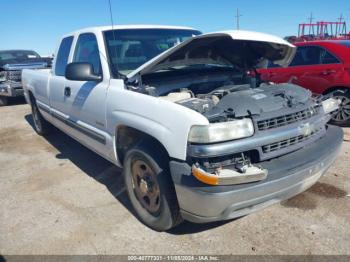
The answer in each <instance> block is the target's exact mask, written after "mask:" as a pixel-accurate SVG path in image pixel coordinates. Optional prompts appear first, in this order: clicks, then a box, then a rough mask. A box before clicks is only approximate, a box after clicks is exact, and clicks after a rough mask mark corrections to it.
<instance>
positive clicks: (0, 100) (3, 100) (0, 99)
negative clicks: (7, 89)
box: [0, 96, 8, 106]
mask: <svg viewBox="0 0 350 262" xmlns="http://www.w3.org/2000/svg"><path fill="white" fill-rule="evenodd" d="M7 105H8V98H7V97H6V96H0V106H7Z"/></svg>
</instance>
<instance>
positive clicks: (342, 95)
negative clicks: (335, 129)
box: [332, 90, 350, 124]
mask: <svg viewBox="0 0 350 262" xmlns="http://www.w3.org/2000/svg"><path fill="white" fill-rule="evenodd" d="M333 98H336V99H338V100H340V101H341V104H340V106H339V110H338V111H336V112H334V113H333V114H332V122H334V123H336V124H349V123H350V91H349V90H347V91H335V92H334V93H333Z"/></svg>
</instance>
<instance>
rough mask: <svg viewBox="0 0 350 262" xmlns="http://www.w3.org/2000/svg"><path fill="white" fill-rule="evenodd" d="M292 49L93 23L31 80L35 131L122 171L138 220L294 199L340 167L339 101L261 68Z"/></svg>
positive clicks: (229, 211) (247, 36) (263, 40)
mask: <svg viewBox="0 0 350 262" xmlns="http://www.w3.org/2000/svg"><path fill="white" fill-rule="evenodd" d="M294 53H295V47H294V46H293V45H291V44H289V43H288V42H286V41H284V40H283V39H280V38H278V37H275V36H271V35H266V34H261V33H256V32H247V31H224V32H218V33H210V34H201V33H200V32H199V31H197V30H194V29H191V28H183V27H167V26H118V27H94V28H88V29H83V30H80V31H76V32H73V33H71V34H67V35H65V36H64V37H63V38H62V40H61V43H60V46H59V48H58V51H57V54H56V55H55V57H56V59H55V61H54V63H53V68H52V69H48V70H24V71H23V77H22V81H23V86H24V90H25V97H26V100H27V102H28V103H29V104H30V105H31V107H32V112H33V118H34V124H35V129H36V131H37V133H38V134H40V135H45V134H47V133H48V132H49V131H50V130H51V128H50V127H51V124H52V125H54V126H56V127H57V128H59V129H61V130H62V131H63V132H65V133H67V134H68V135H70V136H72V137H73V138H75V139H76V140H78V141H79V142H81V143H82V144H83V145H85V146H86V147H88V148H90V149H91V150H93V151H95V152H96V153H97V154H99V155H101V156H102V157H104V158H106V159H108V160H109V161H111V162H112V163H114V164H115V165H117V166H122V167H123V168H124V169H123V170H124V171H123V176H124V179H125V186H126V190H127V192H128V195H129V198H130V201H131V203H132V205H133V207H134V209H135V211H136V214H137V215H138V217H139V219H140V220H141V221H142V222H143V223H145V224H146V225H148V226H149V227H151V228H153V229H155V230H168V229H170V228H172V227H174V226H176V225H177V224H179V223H180V222H181V221H182V220H183V219H185V220H189V221H192V222H198V223H203V222H210V221H218V220H224V219H232V218H235V217H240V216H243V215H246V214H249V213H251V212H253V211H257V210H259V209H261V208H264V207H266V206H269V205H271V204H273V203H276V202H279V201H281V200H283V199H287V198H290V197H292V196H294V195H296V194H298V193H300V192H302V191H304V190H306V189H307V188H309V187H310V186H312V185H313V184H314V183H315V182H316V181H317V180H318V179H319V178H320V177H321V176H322V175H323V174H324V173H325V171H326V170H327V168H328V167H329V166H330V165H331V163H332V162H333V161H334V159H335V158H336V155H337V153H338V151H339V148H340V145H341V142H342V137H343V133H342V130H341V129H340V128H338V127H335V126H330V125H327V122H328V120H329V119H330V113H331V112H332V111H334V110H336V109H337V108H338V101H337V100H334V99H328V100H322V99H321V98H318V97H314V96H312V94H311V93H310V92H309V91H308V90H306V89H302V88H301V87H298V86H295V85H293V84H290V83H286V84H278V85H274V84H269V83H261V81H260V80H259V75H258V73H257V71H256V70H255V68H257V67H258V66H259V65H261V64H262V63H265V62H266V61H267V60H270V61H274V63H275V64H279V65H281V66H285V65H287V64H288V63H289V62H290V61H291V59H292V58H293V56H294ZM254 72H255V73H254Z"/></svg>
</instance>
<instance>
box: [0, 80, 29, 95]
mask: <svg viewBox="0 0 350 262" xmlns="http://www.w3.org/2000/svg"><path fill="white" fill-rule="evenodd" d="M0 96H7V97H16V96H23V87H22V83H20V82H8V81H7V82H0Z"/></svg>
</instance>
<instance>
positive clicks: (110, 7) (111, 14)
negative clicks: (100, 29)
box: [108, 0, 114, 30]
mask: <svg viewBox="0 0 350 262" xmlns="http://www.w3.org/2000/svg"><path fill="white" fill-rule="evenodd" d="M108 3H109V14H110V16H111V23H112V30H113V29H114V21H113V13H112V3H111V0H108Z"/></svg>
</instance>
